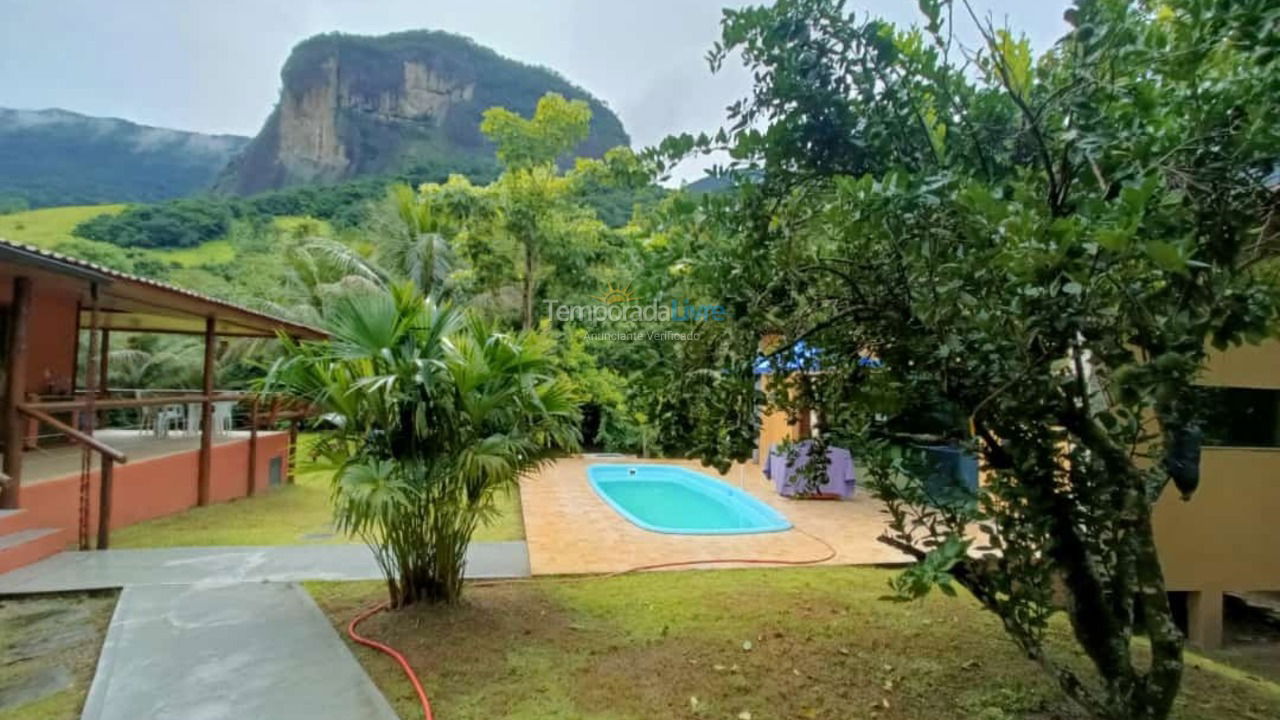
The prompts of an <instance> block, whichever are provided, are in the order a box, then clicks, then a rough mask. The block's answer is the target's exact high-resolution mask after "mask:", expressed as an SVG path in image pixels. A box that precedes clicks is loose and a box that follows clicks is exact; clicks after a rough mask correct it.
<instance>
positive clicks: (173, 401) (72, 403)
mask: <svg viewBox="0 0 1280 720" xmlns="http://www.w3.org/2000/svg"><path fill="white" fill-rule="evenodd" d="M179 392H182V393H185V394H174V395H156V396H153V397H128V398H112V397H103V396H101V395H99V396H96V397H85V398H83V399H61V398H58V399H50V398H40V397H36V396H32V397H30V398H29V399H28V401H27V402H24V403H19V404H18V405H17V410H18V413H19V414H21V415H22V416H24V417H26V418H29V419H31V420H34V421H36V422H38V423H40V424H42V425H45V426H48V427H49V428H51V429H53V430H54V431H55V432H56V433H57V434H59V435H65V436H66V437H67V438H68V439H69V440H71V441H72V442H73V443H75V444H77V445H80V446H81V447H83V448H85V452H86V461H85V463H84V464H83V466H82V469H81V488H82V489H81V497H80V548H81V549H82V550H87V549H89V548H88V533H89V498H88V493H89V490H88V488H89V472H90V466H91V462H90V461H89V456H88V454H87V453H97V454H98V455H99V456H100V458H101V466H100V469H101V472H100V474H99V488H98V524H97V545H96V547H97V549H99V550H102V549H106V548H107V547H109V544H110V530H111V509H112V496H113V491H112V485H113V482H114V471H115V465H116V463H119V464H125V463H127V462H128V457H127V456H126V455H125V454H124V453H123V452H121V451H119V450H117V449H116V448H113V447H111V446H110V445H108V444H106V443H104V442H102V441H101V440H100V439H99V438H97V437H94V435H93V434H92V431H90V432H85V431H83V430H81V429H79V428H76V427H73V426H72V424H68V423H66V422H63V421H62V420H59V419H58V418H56V417H54V416H53V415H52V414H51V413H55V412H57V413H62V412H71V413H80V412H85V413H90V414H96V413H97V412H99V411H104V410H118V409H129V408H149V407H162V406H167V405H183V404H196V403H199V404H201V405H205V406H206V407H207V406H209V405H212V404H213V403H216V402H236V403H239V402H242V401H245V400H248V401H250V407H251V409H250V414H249V463H248V465H249V467H248V471H249V472H248V489H247V490H248V494H249V495H252V494H253V493H255V492H256V490H257V455H258V452H257V451H258V428H259V426H260V425H262V424H263V422H264V421H265V423H266V424H267V425H268V426H271V425H275V424H276V423H277V422H279V421H282V420H288V421H289V425H290V442H289V461H290V462H289V481H290V482H292V480H293V472H294V470H293V463H294V460H295V453H296V448H295V446H296V445H297V431H298V421H299V420H301V419H302V418H303V417H306V416H307V415H309V414H310V411H309V409H308V408H305V407H296V406H293V405H291V404H290V405H286V404H283V403H282V402H281V400H280V398H279V397H272V398H271V399H270V400H269V402H268V403H267V409H266V411H265V412H263V408H262V404H263V403H262V401H263V399H264V398H263V397H262V396H260V395H258V394H254V393H247V392H227V391H223V392H216V393H212V394H208V395H205V394H196V393H192V392H191V391H179ZM63 397H65V396H63ZM210 420H211V418H210V417H209V413H207V412H205V413H202V426H201V442H200V453H201V462H200V464H199V472H198V477H197V487H198V497H199V504H200V505H204V504H206V502H207V498H208V486H209V473H210V463H209V462H208V460H209V453H210V451H211V448H212V435H213V428H212V423H211V422H210ZM72 422H73V423H75V424H80V423H79V421H77V420H73V421H72ZM92 426H93V423H92V422H90V423H89V427H92Z"/></svg>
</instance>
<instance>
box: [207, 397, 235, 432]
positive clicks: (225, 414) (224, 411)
mask: <svg viewBox="0 0 1280 720" xmlns="http://www.w3.org/2000/svg"><path fill="white" fill-rule="evenodd" d="M235 407H236V404H235V402H234V401H231V402H216V403H214V404H213V431H214V432H216V433H218V434H219V435H226V434H227V433H229V432H231V412H232V411H233V410H234V409H235Z"/></svg>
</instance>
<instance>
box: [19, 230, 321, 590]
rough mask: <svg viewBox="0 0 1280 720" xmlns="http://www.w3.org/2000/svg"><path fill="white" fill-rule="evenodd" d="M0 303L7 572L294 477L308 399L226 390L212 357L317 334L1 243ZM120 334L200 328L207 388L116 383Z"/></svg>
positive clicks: (201, 383) (178, 291) (171, 288)
mask: <svg viewBox="0 0 1280 720" xmlns="http://www.w3.org/2000/svg"><path fill="white" fill-rule="evenodd" d="M0 306H3V311H0V324H2V325H3V327H2V328H0V342H2V343H3V347H0V357H3V360H4V362H3V368H2V370H3V383H0V446H2V448H0V452H2V453H3V459H2V465H0V467H2V470H3V473H2V474H0V570H5V569H10V568H11V567H16V566H17V565H16V564H15V562H17V564H22V562H29V561H30V559H31V558H29V557H28V555H31V554H33V553H30V552H27V550H29V549H30V548H28V547H26V546H28V545H30V544H31V543H32V542H36V543H38V544H40V545H41V546H42V548H43V550H42V552H43V551H45V550H49V549H50V548H53V549H54V551H56V549H61V548H62V547H63V546H65V545H67V544H68V542H69V541H72V540H74V541H75V543H76V544H77V545H78V546H79V547H80V549H89V548H90V547H91V546H96V547H98V548H105V547H107V546H108V545H109V536H110V530H111V529H112V528H114V527H121V526H123V525H127V524H130V523H132V522H138V521H139V520H143V519H148V518H151V517H156V516H158V515H162V514H167V513H171V512H178V511H180V510H184V509H186V508H188V507H191V506H193V505H205V504H208V503H210V502H218V501H221V500H227V499H231V498H235V497H243V496H247V495H252V494H254V493H255V492H258V491H260V490H262V489H265V488H268V487H270V486H271V485H272V484H277V483H281V482H287V481H288V479H289V468H290V467H291V466H292V463H291V462H290V461H291V460H292V457H291V456H292V453H293V452H294V450H293V446H294V444H293V442H292V440H293V439H294V438H296V430H297V421H298V419H299V418H300V417H302V416H303V415H305V413H306V408H304V407H296V406H285V405H282V404H281V403H280V402H278V401H277V400H276V399H273V398H268V397H261V396H258V395H256V394H251V393H248V392H245V391H243V390H221V389H218V388H217V387H215V377H216V370H217V367H216V365H217V355H218V351H219V349H220V348H225V345H226V343H228V342H236V341H237V340H239V339H252V338H260V339H261V338H276V337H279V336H288V337H291V338H294V339H318V338H323V337H324V333H323V332H321V331H319V330H316V329H314V328H310V327H307V326H305V325H300V324H297V323H293V322H291V321H288V320H284V319H281V318H276V317H273V316H270V315H266V314H264V313H260V312H257V311H254V310H250V309H248V308H245V307H242V306H239V305H234V304H231V303H227V302H224V301H221V300H217V299H214V298H210V297H206V296H203V295H200V294H197V293H193V292H190V291H187V290H183V289H181V288H177V287H174V286H171V285H166V284H164V283H160V282H156V281H153V280H149V279H145V278H139V277H135V276H131V275H127V274H124V273H120V272H117V271H114V270H110V269H107V268H103V267H100V266H97V265H93V264H92V263H87V262H84V261H81V260H76V259H73V258H69V257H65V256H61V255H58V254H55V253H50V252H47V251H43V250H39V249H36V248H32V247H29V246H25V245H18V244H14V243H8V242H4V241H0ZM124 333H129V334H131V335H132V334H150V333H160V334H166V335H172V334H180V335H191V336H197V337H200V338H201V339H202V346H201V347H202V350H203V363H202V367H201V373H200V378H199V386H198V387H192V388H184V387H181V386H180V385H179V387H177V388H176V389H173V388H172V386H170V389H167V390H163V391H156V390H152V389H147V388H143V389H119V388H111V387H108V383H107V378H108V377H110V370H111V368H110V357H111V347H112V341H113V335H114V336H115V338H116V340H117V342H119V339H120V337H121V335H122V334H124ZM95 536H96V542H93V539H94V538H95ZM15 549H18V550H21V552H16V553H15V552H14V550H15ZM34 554H36V555H39V553H34ZM44 554H47V552H45V553H44ZM19 560H20V561H21V562H18V561H19Z"/></svg>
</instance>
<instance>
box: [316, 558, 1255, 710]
mask: <svg viewBox="0 0 1280 720" xmlns="http://www.w3.org/2000/svg"><path fill="white" fill-rule="evenodd" d="M890 576H891V572H890V571H887V570H881V569H876V568H805V569H769V570H721V571H690V572H678V573H647V574H639V575H628V576H621V577H612V578H603V579H587V580H577V581H557V580H555V579H540V580H535V581H531V582H518V583H511V584H505V585H488V586H478V585H477V586H472V587H469V588H468V591H467V596H466V600H465V602H464V603H463V604H461V605H460V606H458V607H447V608H439V607H435V608H429V607H415V608H410V609H406V610H402V611H399V612H395V613H390V614H388V613H383V614H381V615H378V616H375V617H374V618H372V619H370V620H369V621H368V622H366V623H365V624H364V625H363V626H362V630H363V631H364V632H365V634H366V635H369V636H371V637H374V638H376V639H378V640H381V641H383V642H387V643H390V644H391V645H393V646H395V647H396V648H398V649H400V650H401V651H403V652H405V653H406V654H407V656H408V657H409V659H410V661H411V663H412V665H413V667H414V668H416V669H417V671H418V674H419V676H420V677H421V678H422V680H423V682H424V683H425V685H426V687H427V691H428V694H429V696H430V698H431V700H432V705H433V709H434V710H435V714H436V716H437V717H441V718H448V719H449V720H467V719H476V720H479V719H481V718H484V719H486V720H487V719H488V718H496V717H502V718H508V719H511V720H535V719H536V720H547V719H549V718H565V719H568V718H590V719H596V720H606V719H607V720H627V719H630V718H635V719H637V720H638V719H640V718H645V719H646V720H647V719H648V718H725V719H727V720H732V719H733V718H741V719H744V720H745V719H747V718H753V719H754V720H765V719H766V718H841V719H845V718H862V719H870V718H884V719H891V718H892V719H900V720H921V719H924V718H928V719H929V720H942V719H949V718H955V719H957V720H958V719H961V718H963V719H965V720H1012V719H1013V718H1022V719H1025V720H1065V719H1067V718H1078V717H1080V715H1079V713H1078V712H1077V711H1076V710H1075V709H1074V708H1073V707H1072V706H1071V705H1069V704H1068V703H1066V702H1065V701H1064V700H1063V699H1062V698H1061V696H1060V695H1059V693H1058V691H1057V690H1056V688H1055V686H1054V685H1053V684H1052V682H1050V681H1049V680H1048V678H1047V677H1046V676H1045V675H1044V673H1043V672H1042V671H1041V670H1040V668H1039V667H1038V666H1036V665H1034V664H1033V663H1031V662H1030V661H1028V660H1027V659H1025V658H1024V657H1023V656H1021V655H1020V654H1019V653H1018V652H1017V651H1016V650H1015V648H1014V646H1013V644H1012V643H1011V642H1009V641H1008V640H1006V639H1005V636H1004V634H1003V632H1002V630H1001V629H1000V626H999V623H998V622H997V620H996V618H995V617H994V616H993V615H991V614H989V613H986V612H984V611H982V610H981V609H980V608H979V607H978V605H977V603H976V602H975V601H974V600H972V598H969V597H967V596H962V597H960V598H954V599H953V598H947V597H945V596H942V595H935V596H931V597H929V598H926V599H925V600H923V601H921V602H917V603H894V602H889V601H885V600H883V599H881V598H882V596H883V595H884V594H885V592H886V590H887V587H886V581H887V580H888V578H889V577H890ZM309 589H310V590H311V592H312V594H313V595H314V596H315V597H316V599H317V600H318V602H319V603H320V604H321V606H322V607H323V608H324V610H325V611H326V612H327V613H328V614H329V616H330V618H331V619H332V621H333V623H334V625H335V627H337V628H338V629H339V632H340V633H341V634H343V636H344V637H345V624H346V623H347V622H348V621H349V620H350V618H351V617H352V616H353V615H354V614H355V612H356V611H357V610H358V609H360V608H364V607H367V606H369V605H371V604H373V603H374V602H377V601H380V600H381V599H383V595H385V589H384V588H383V587H382V586H381V585H380V584H379V583H313V584H311V585H309ZM1067 635H1068V632H1067V630H1066V628H1065V627H1061V626H1059V627H1056V628H1055V630H1054V645H1055V646H1057V647H1059V648H1060V650H1061V652H1066V651H1065V649H1063V648H1065V647H1066V642H1065V640H1066V637H1067ZM352 647H353V649H354V651H355V653H356V654H357V656H358V657H359V659H360V661H361V662H362V663H363V664H364V666H365V668H366V669H367V670H368V671H369V673H370V675H371V676H372V677H373V678H374V680H375V682H376V683H377V684H378V686H379V687H380V688H382V690H383V692H384V693H385V694H386V696H387V698H388V699H389V700H390V701H391V702H392V704H393V705H394V706H395V707H396V709H397V711H398V712H399V713H400V716H401V717H402V718H405V719H406V720H408V719H411V718H417V717H420V716H421V715H420V711H419V710H418V708H417V704H416V700H415V698H414V695H413V691H412V690H411V689H410V686H409V685H408V683H407V682H406V681H405V680H404V679H403V675H402V674H401V671H400V670H399V668H398V666H396V665H395V664H394V662H393V661H391V660H390V659H389V658H387V657H386V656H384V655H381V654H379V653H377V652H375V651H372V650H368V649H366V648H363V647H357V646H354V645H353V646H352ZM1190 660H1191V661H1190V663H1189V667H1188V669H1187V672H1186V679H1185V683H1184V688H1185V689H1184V694H1183V696H1182V698H1181V700H1180V701H1179V706H1178V709H1177V711H1176V713H1175V717H1176V718H1179V719H1180V720H1227V719H1228V718H1229V719H1230V720H1243V719H1247V718H1256V719H1257V720H1262V719H1263V718H1275V717H1280V686H1278V685H1276V684H1274V683H1271V682H1268V681H1265V680H1260V679H1257V678H1251V677H1249V676H1247V675H1245V674H1243V673H1239V672H1235V671H1231V670H1230V669H1224V668H1222V667H1221V666H1218V665H1216V664H1215V663H1212V662H1209V661H1205V660H1203V659H1199V658H1194V657H1193V658H1190Z"/></svg>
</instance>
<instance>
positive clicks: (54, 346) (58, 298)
mask: <svg viewBox="0 0 1280 720" xmlns="http://www.w3.org/2000/svg"><path fill="white" fill-rule="evenodd" d="M12 298H13V283H12V282H0V305H8V304H10V302H12ZM79 309H80V308H79V304H78V300H77V297H76V295H75V294H74V293H72V292H70V291H66V290H60V289H57V288H47V287H42V286H40V285H34V286H33V287H32V289H31V319H30V327H29V330H28V333H27V343H28V347H29V353H30V354H29V355H28V356H27V392H31V393H40V394H55V393H56V394H62V393H66V392H69V391H70V390H71V385H72V383H71V380H72V377H73V376H74V375H75V368H76V335H77V333H76V320H77V318H76V313H77V312H78V311H79Z"/></svg>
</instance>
